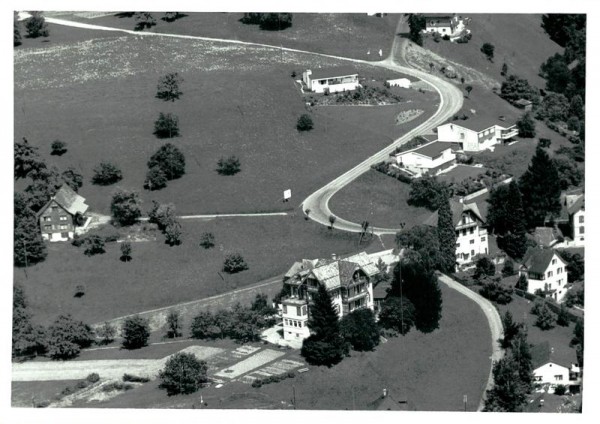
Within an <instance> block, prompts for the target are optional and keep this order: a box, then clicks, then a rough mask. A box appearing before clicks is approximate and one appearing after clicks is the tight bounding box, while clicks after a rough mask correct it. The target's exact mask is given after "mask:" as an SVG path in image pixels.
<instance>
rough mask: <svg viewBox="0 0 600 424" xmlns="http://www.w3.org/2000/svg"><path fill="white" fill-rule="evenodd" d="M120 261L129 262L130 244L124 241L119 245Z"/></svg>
mask: <svg viewBox="0 0 600 424" xmlns="http://www.w3.org/2000/svg"><path fill="white" fill-rule="evenodd" d="M120 259H121V261H123V262H129V261H130V260H131V243H129V242H128V241H125V242H123V243H121V258H120Z"/></svg>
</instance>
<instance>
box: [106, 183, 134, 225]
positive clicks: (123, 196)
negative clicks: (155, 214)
mask: <svg viewBox="0 0 600 424" xmlns="http://www.w3.org/2000/svg"><path fill="white" fill-rule="evenodd" d="M140 204H141V200H140V198H139V195H138V193H137V192H135V191H126V190H117V191H116V192H115V193H114V194H113V196H112V201H111V203H110V210H111V213H112V217H113V219H114V220H115V221H116V222H118V223H119V225H122V226H126V225H133V224H135V223H136V222H137V220H138V218H139V217H140V216H142V210H141V208H140Z"/></svg>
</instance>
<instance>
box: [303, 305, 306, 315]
mask: <svg viewBox="0 0 600 424" xmlns="http://www.w3.org/2000/svg"><path fill="white" fill-rule="evenodd" d="M302 315H306V306H303V307H302Z"/></svg>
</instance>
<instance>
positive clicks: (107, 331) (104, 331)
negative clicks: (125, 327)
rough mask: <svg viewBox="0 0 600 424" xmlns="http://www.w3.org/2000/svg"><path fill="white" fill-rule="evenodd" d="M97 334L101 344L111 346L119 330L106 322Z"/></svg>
mask: <svg viewBox="0 0 600 424" xmlns="http://www.w3.org/2000/svg"><path fill="white" fill-rule="evenodd" d="M96 334H97V335H98V336H99V337H100V338H101V340H100V344H110V343H112V342H113V341H114V340H115V335H116V334H117V330H116V328H115V327H113V326H112V325H110V324H109V322H108V321H106V322H105V323H104V324H102V327H100V328H98V330H97V331H96Z"/></svg>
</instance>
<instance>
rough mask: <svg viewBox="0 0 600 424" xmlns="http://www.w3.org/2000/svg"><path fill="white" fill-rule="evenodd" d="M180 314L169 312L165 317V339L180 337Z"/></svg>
mask: <svg viewBox="0 0 600 424" xmlns="http://www.w3.org/2000/svg"><path fill="white" fill-rule="evenodd" d="M181 321H182V319H181V314H180V313H179V312H178V311H171V312H169V314H168V315H167V337H168V338H170V339H174V338H176V337H181V336H182V335H183V333H182V332H181V327H182V325H181Z"/></svg>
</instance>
